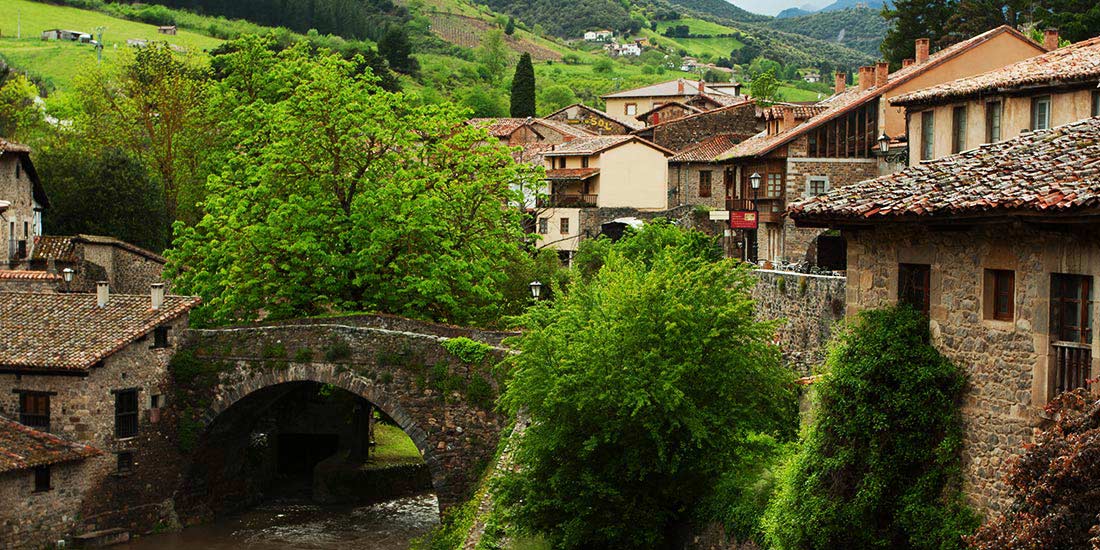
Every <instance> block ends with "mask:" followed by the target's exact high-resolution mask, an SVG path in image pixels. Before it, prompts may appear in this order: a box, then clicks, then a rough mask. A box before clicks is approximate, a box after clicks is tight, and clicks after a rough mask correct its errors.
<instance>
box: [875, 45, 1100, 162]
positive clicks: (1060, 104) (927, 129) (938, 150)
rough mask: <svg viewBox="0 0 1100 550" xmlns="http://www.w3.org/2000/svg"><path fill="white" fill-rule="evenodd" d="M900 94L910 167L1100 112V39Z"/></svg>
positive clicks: (1054, 48) (896, 101) (895, 101)
mask: <svg viewBox="0 0 1100 550" xmlns="http://www.w3.org/2000/svg"><path fill="white" fill-rule="evenodd" d="M1045 42H1046V47H1047V48H1049V49H1050V50H1051V51H1050V52H1048V53H1045V54H1042V55H1037V56H1035V57H1031V58H1028V59H1025V60H1023V61H1018V62H1016V63H1013V64H1011V65H1006V66H1004V67H1001V68H998V69H994V70H992V71H989V72H985V73H982V74H979V75H975V76H971V77H967V78H962V79H959V80H955V81H952V82H947V83H945V84H940V85H939V86H933V87H931V88H925V89H923V90H918V91H916V92H911V93H908V94H905V95H902V96H898V97H896V98H894V99H893V100H891V104H893V105H895V106H898V107H904V108H905V110H906V117H907V119H908V127H909V142H910V143H912V144H913V147H911V148H910V150H909V165H910V166H913V165H916V164H919V163H920V162H922V161H925V160H932V159H937V158H940V157H944V156H947V155H950V154H954V153H958V152H961V151H965V150H967V149H971V148H973V147H976V146H978V145H980V144H983V143H992V142H996V141H1000V140H1002V139H1005V138H1009V137H1013V136H1018V135H1020V134H1021V133H1024V132H1029V131H1034V130H1044V129H1047V128H1051V127H1054V126H1061V125H1063V124H1068V123H1070V122H1074V121H1077V120H1081V119H1084V118H1088V117H1093V116H1100V90H1097V88H1096V82H1097V80H1100V38H1092V39H1089V40H1085V41H1082V42H1078V43H1076V44H1073V45H1070V46H1066V47H1064V48H1061V49H1058V31H1056V30H1047V31H1046V40H1045Z"/></svg>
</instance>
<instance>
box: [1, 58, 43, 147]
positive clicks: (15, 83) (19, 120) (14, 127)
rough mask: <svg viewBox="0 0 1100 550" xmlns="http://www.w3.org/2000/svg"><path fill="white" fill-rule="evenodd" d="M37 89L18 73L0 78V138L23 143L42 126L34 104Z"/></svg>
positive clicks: (10, 73)
mask: <svg viewBox="0 0 1100 550" xmlns="http://www.w3.org/2000/svg"><path fill="white" fill-rule="evenodd" d="M37 97H38V88H36V87H35V86H34V84H32V83H31V81H29V80H27V78H26V77H24V76H23V75H21V74H19V73H15V72H9V73H8V74H7V76H6V77H4V78H0V137H4V138H6V139H8V140H11V141H15V142H19V141H24V140H26V139H27V138H28V137H30V134H31V133H32V132H33V131H34V130H35V129H39V128H41V127H42V126H43V124H44V122H43V118H42V111H41V110H40V109H39V108H38V105H36V104H35V99H36V98H37Z"/></svg>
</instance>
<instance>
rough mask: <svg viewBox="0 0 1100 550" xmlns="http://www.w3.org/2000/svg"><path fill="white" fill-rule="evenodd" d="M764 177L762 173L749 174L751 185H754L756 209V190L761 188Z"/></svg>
mask: <svg viewBox="0 0 1100 550" xmlns="http://www.w3.org/2000/svg"><path fill="white" fill-rule="evenodd" d="M762 179H764V178H761V177H760V174H758V173H756V172H753V173H752V175H751V176H749V186H750V187H752V208H753V210H755V209H756V192H757V191H759V190H760V180H762Z"/></svg>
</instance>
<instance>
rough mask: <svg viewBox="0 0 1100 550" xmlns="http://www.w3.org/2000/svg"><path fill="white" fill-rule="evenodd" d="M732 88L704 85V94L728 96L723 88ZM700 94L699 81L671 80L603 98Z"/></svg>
mask: <svg viewBox="0 0 1100 550" xmlns="http://www.w3.org/2000/svg"><path fill="white" fill-rule="evenodd" d="M681 85H682V86H681ZM732 86H733V85H732V84H730V85H728V86H721V85H719V86H712V85H710V84H704V85H703V93H705V94H708V95H711V96H720V95H727V96H728V95H730V94H728V93H726V91H725V90H723V89H722V88H727V87H732ZM698 94H699V81H697V80H687V79H684V78H678V79H676V80H669V81H668V82H658V83H657V84H651V85H649V86H642V87H640V88H634V89H631V90H623V91H621V92H615V93H613V94H607V95H604V96H601V97H603V98H604V99H608V98H625V97H675V96H687V95H698Z"/></svg>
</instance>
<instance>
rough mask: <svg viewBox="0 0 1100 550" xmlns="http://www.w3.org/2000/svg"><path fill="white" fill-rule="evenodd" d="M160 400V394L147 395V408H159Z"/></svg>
mask: <svg viewBox="0 0 1100 550" xmlns="http://www.w3.org/2000/svg"><path fill="white" fill-rule="evenodd" d="M161 401H162V399H161V397H160V395H152V396H150V397H149V408H150V409H159V408H160V403H161Z"/></svg>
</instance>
